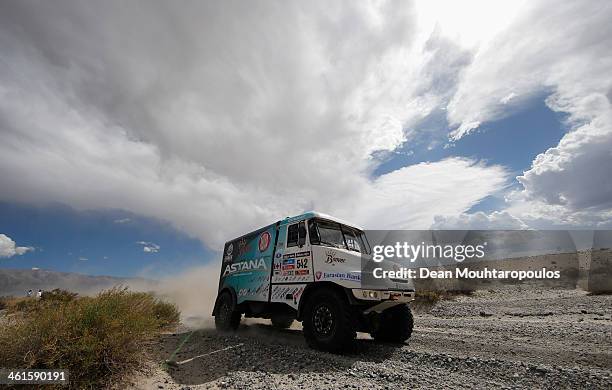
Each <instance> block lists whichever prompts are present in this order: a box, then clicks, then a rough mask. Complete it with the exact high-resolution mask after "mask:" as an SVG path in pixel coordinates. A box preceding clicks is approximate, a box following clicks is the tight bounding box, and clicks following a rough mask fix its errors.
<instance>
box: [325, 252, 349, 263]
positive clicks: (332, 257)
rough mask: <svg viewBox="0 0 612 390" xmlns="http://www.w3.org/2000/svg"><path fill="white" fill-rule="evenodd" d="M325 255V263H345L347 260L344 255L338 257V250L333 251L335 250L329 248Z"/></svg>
mask: <svg viewBox="0 0 612 390" xmlns="http://www.w3.org/2000/svg"><path fill="white" fill-rule="evenodd" d="M325 255H326V259H325V263H327V264H332V263H344V262H345V261H346V259H343V258H342V257H337V256H336V251H333V250H328V251H327V252H325Z"/></svg>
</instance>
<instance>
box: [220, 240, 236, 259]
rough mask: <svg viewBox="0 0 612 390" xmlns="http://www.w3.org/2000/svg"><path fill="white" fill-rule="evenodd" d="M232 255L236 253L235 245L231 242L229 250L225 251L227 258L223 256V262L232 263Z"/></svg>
mask: <svg viewBox="0 0 612 390" xmlns="http://www.w3.org/2000/svg"><path fill="white" fill-rule="evenodd" d="M232 253H234V244H232V243H231V242H230V243H229V245H228V246H227V249H226V250H225V256H223V261H224V262H226V263H227V262H228V261H232Z"/></svg>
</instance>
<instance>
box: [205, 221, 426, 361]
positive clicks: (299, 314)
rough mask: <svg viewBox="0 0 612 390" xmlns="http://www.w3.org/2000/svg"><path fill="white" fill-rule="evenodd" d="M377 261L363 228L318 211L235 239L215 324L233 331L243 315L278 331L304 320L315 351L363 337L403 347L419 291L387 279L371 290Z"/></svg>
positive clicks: (227, 252) (226, 258)
mask: <svg viewBox="0 0 612 390" xmlns="http://www.w3.org/2000/svg"><path fill="white" fill-rule="evenodd" d="M370 260H371V248H370V244H369V242H368V239H367V237H366V234H365V232H364V231H363V229H361V228H359V227H358V226H357V225H355V224H351V223H349V222H346V221H343V220H340V219H338V218H334V217H331V216H329V215H326V214H322V213H318V212H314V211H312V212H307V213H304V214H301V215H298V216H295V217H290V218H285V219H283V220H280V221H278V222H276V223H274V224H271V225H268V226H265V227H263V228H260V229H258V230H256V231H253V232H251V233H248V234H246V235H244V236H241V237H238V238H236V239H234V240H231V241H228V242H227V243H226V244H225V246H224V252H223V259H222V267H221V275H220V278H219V290H218V295H217V299H216V302H215V306H214V309H213V316H215V324H216V326H217V328H218V330H220V331H232V330H235V329H237V327H238V325H239V323H240V319H241V317H242V316H243V315H244V316H245V317H255V318H266V319H270V320H271V321H272V324H273V325H274V326H275V327H278V328H287V327H290V326H291V324H292V323H293V322H294V321H295V320H297V321H301V322H302V326H303V331H304V336H305V338H306V341H307V342H308V344H309V345H310V346H312V347H314V348H317V349H320V350H326V351H331V352H339V351H342V350H345V349H346V348H348V347H349V346H350V345H351V344H352V342H353V340H354V339H355V336H356V332H358V331H359V332H367V333H370V334H371V335H372V337H373V338H374V339H376V340H381V341H388V342H389V341H390V342H403V341H405V340H406V339H407V338H408V337H410V334H411V332H412V326H413V319H412V313H411V312H410V308H409V306H408V305H407V303H408V302H409V301H411V300H413V299H414V288H413V285H412V283H411V281H410V280H394V281H389V280H383V281H378V283H377V284H376V285H374V286H372V285H370V284H369V283H367V286H366V283H365V280H366V276H367V272H368V271H367V264H368V263H369V261H370ZM367 279H368V280H371V278H367ZM366 287H367V288H366Z"/></svg>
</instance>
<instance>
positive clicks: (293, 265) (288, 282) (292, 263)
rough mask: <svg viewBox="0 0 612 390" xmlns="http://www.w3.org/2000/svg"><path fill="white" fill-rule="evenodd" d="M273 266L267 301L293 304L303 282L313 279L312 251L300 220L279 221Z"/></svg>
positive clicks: (302, 221) (304, 285)
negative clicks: (268, 299)
mask: <svg viewBox="0 0 612 390" xmlns="http://www.w3.org/2000/svg"><path fill="white" fill-rule="evenodd" d="M273 267H274V269H273V271H272V288H271V294H270V301H271V302H283V303H287V304H288V305H290V306H293V307H297V305H298V303H299V297H300V295H301V293H302V292H303V291H304V288H305V287H306V283H309V282H312V281H313V280H314V276H313V274H314V271H313V267H312V251H311V247H310V241H309V240H308V232H307V229H306V221H305V220H304V219H303V220H294V221H283V223H281V224H280V226H279V232H278V242H277V246H276V252H275V255H274V265H273Z"/></svg>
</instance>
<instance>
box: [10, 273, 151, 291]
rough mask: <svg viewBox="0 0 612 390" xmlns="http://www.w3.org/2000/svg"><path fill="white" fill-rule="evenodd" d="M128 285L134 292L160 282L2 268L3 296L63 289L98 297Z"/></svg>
mask: <svg viewBox="0 0 612 390" xmlns="http://www.w3.org/2000/svg"><path fill="white" fill-rule="evenodd" d="M118 285H121V286H126V287H130V289H134V290H141V291H146V290H153V289H154V288H155V286H156V285H157V282H156V281H154V280H150V279H144V278H119V277H114V276H93V275H84V274H78V273H69V272H56V271H48V270H42V269H10V268H0V296H3V295H14V296H21V295H25V293H26V291H28V290H30V289H31V290H33V291H38V289H42V290H53V289H55V288H61V289H65V290H70V291H74V292H77V293H79V294H82V295H87V294H95V293H97V292H99V291H100V290H104V289H109V288H111V287H113V286H118Z"/></svg>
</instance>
